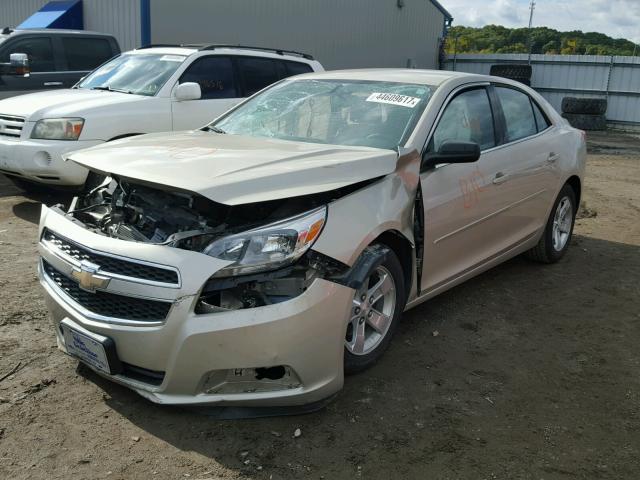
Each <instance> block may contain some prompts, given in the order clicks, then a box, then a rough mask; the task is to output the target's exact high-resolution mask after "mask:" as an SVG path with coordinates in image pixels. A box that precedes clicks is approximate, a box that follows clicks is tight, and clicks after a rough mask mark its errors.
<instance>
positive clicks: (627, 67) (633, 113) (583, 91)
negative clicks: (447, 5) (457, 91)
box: [445, 54, 640, 126]
mask: <svg viewBox="0 0 640 480" xmlns="http://www.w3.org/2000/svg"><path fill="white" fill-rule="evenodd" d="M527 58H528V56H527V55H525V54H506V55H469V54H464V55H457V56H455V57H453V56H450V57H449V58H447V60H446V63H445V65H446V69H447V70H454V66H455V70H457V71H461V72H469V73H481V74H487V75H488V74H489V71H490V69H491V65H493V64H496V63H527ZM531 65H532V67H533V74H532V78H531V86H532V87H533V88H535V89H536V90H538V91H539V92H540V93H541V94H542V95H543V96H544V97H545V98H546V99H547V100H548V101H549V102H550V103H551V104H552V105H553V106H554V107H555V108H556V109H557V110H558V111H560V105H561V103H562V99H563V98H564V97H567V96H573V97H598V98H604V97H607V98H608V99H609V106H608V109H607V120H608V121H609V122H611V123H618V124H621V125H624V124H627V125H630V126H640V57H605V56H595V55H594V56H591V55H532V56H531Z"/></svg>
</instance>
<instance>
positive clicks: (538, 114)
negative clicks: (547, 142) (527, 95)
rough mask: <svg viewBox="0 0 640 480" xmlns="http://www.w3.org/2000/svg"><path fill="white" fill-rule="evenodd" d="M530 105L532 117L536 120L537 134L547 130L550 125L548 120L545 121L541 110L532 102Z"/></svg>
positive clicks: (545, 118)
mask: <svg viewBox="0 0 640 480" xmlns="http://www.w3.org/2000/svg"><path fill="white" fill-rule="evenodd" d="M531 105H532V106H533V115H534V116H535V118H536V125H537V127H538V132H542V131H543V130H546V129H547V128H549V127H550V126H551V124H550V123H549V120H547V117H546V116H545V114H544V113H542V110H540V107H539V106H538V105H537V104H536V102H534V101H533V100H532V101H531Z"/></svg>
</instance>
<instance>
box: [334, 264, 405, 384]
mask: <svg viewBox="0 0 640 480" xmlns="http://www.w3.org/2000/svg"><path fill="white" fill-rule="evenodd" d="M405 299H406V297H405V286H404V276H403V272H402V266H401V265H400V261H399V260H398V257H397V256H396V255H395V253H393V251H389V252H388V254H387V258H386V260H385V261H384V262H383V263H382V264H380V265H378V266H377V267H375V268H373V269H372V271H370V272H369V273H368V275H367V278H366V280H365V281H364V282H363V284H362V287H361V288H360V289H359V290H357V291H356V292H355V294H354V297H353V306H352V309H351V313H350V318H349V323H348V324H347V331H346V335H345V340H344V371H345V373H347V374H352V373H357V372H361V371H363V370H366V369H367V368H369V367H370V366H372V365H373V364H374V363H375V362H376V361H377V360H378V359H379V358H380V357H381V356H382V354H383V353H384V351H385V350H386V349H387V347H388V346H389V342H390V341H391V337H392V336H393V333H394V332H395V330H396V327H397V325H398V319H399V318H400V316H401V315H402V311H403V310H404V305H405Z"/></svg>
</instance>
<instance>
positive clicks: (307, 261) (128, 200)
mask: <svg viewBox="0 0 640 480" xmlns="http://www.w3.org/2000/svg"><path fill="white" fill-rule="evenodd" d="M367 183H368V182H367ZM94 185H95V183H94ZM361 187H362V184H359V185H353V186H351V187H349V188H345V189H341V190H335V191H332V192H327V193H324V194H316V195H310V196H306V197H297V198H293V199H291V198H290V199H281V200H274V201H269V202H261V203H254V204H246V205H237V206H228V205H224V204H221V203H217V202H214V201H212V200H210V199H208V198H205V197H203V196H201V195H198V194H195V193H191V192H185V191H177V190H174V189H170V188H169V187H161V186H156V185H145V184H142V183H140V182H133V181H130V180H128V179H122V178H117V177H115V176H113V177H107V178H104V177H103V179H102V180H101V182H100V184H99V185H98V186H97V187H94V188H90V187H89V188H88V189H87V191H86V192H85V193H84V194H82V195H79V196H78V197H76V198H74V199H73V202H72V204H71V206H70V208H69V210H68V211H67V213H66V215H67V216H71V217H73V219H74V220H75V221H76V222H81V223H82V224H83V226H84V227H85V228H87V229H88V230H91V231H93V232H95V233H98V234H101V235H106V236H109V237H112V238H118V239H121V240H127V241H133V242H143V243H148V244H156V245H165V246H171V247H176V248H182V249H186V250H193V251H203V250H204V249H205V247H206V246H207V245H209V244H210V243H211V242H212V241H214V240H216V239H218V238H221V237H225V236H228V235H233V234H235V233H237V232H241V231H247V230H250V229H252V228H255V227H259V226H262V225H265V224H269V223H272V222H274V221H278V220H281V219H285V218H288V217H291V216H294V215H297V214H299V213H302V212H305V211H308V210H310V209H313V208H316V207H318V206H321V205H325V204H327V203H329V202H331V201H332V200H334V199H337V198H340V197H341V196H344V195H347V194H348V193H351V192H352V191H354V190H357V189H358V188H361ZM347 268H348V267H346V265H343V264H342V263H340V262H337V261H335V260H333V259H331V258H329V257H326V256H324V255H321V254H318V253H316V252H313V251H310V252H307V255H305V256H304V257H303V258H301V259H300V260H299V261H298V262H296V263H295V264H294V265H292V266H290V267H287V268H283V269H279V270H275V271H272V272H265V273H261V274H256V275H240V276H235V277H229V278H212V279H211V280H210V281H209V282H208V283H207V285H205V287H204V289H203V292H202V295H201V297H200V299H199V301H198V304H197V306H196V313H200V314H206V313H214V312H220V311H227V310H236V309H244V308H254V307H259V306H264V305H270V304H275V303H280V302H283V301H286V300H288V299H290V298H293V297H296V296H298V295H301V294H302V293H304V291H305V290H306V289H307V288H308V287H309V286H310V285H311V283H312V282H313V281H314V280H315V279H316V278H318V277H322V278H329V277H335V278H336V281H338V283H342V281H341V280H339V279H338V277H340V276H341V275H343V274H344V273H345V271H346V270H347Z"/></svg>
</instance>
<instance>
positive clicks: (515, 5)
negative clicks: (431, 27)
mask: <svg viewBox="0 0 640 480" xmlns="http://www.w3.org/2000/svg"><path fill="white" fill-rule="evenodd" d="M529 1H530V0H440V3H441V4H442V5H443V6H444V7H445V8H446V9H447V10H448V11H449V13H451V15H452V16H453V18H454V20H453V24H454V25H465V26H471V27H481V26H483V25H488V24H492V23H493V24H496V25H504V26H505V27H526V26H527V25H528V24H529ZM535 1H536V7H535V10H534V14H533V25H534V26H544V27H549V28H554V29H556V30H560V31H569V30H582V31H583V32H601V33H604V34H606V35H609V36H610V37H614V38H627V39H629V40H631V41H632V42H636V43H640V0H555V1H552V0H535Z"/></svg>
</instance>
